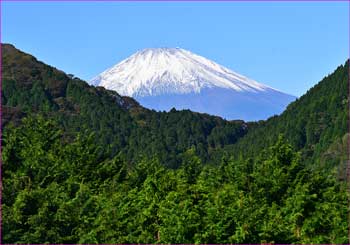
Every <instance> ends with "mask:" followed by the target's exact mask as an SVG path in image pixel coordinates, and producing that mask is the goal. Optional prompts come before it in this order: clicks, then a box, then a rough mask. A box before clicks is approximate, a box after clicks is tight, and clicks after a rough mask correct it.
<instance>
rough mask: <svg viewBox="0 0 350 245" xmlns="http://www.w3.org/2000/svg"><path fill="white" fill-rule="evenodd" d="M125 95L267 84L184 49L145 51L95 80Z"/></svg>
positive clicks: (257, 88)
mask: <svg viewBox="0 0 350 245" xmlns="http://www.w3.org/2000/svg"><path fill="white" fill-rule="evenodd" d="M90 82H91V84H93V85H98V86H103V87H106V88H108V89H111V90H115V91H117V92H118V93H120V94H121V95H126V96H133V97H143V96H154V95H159V94H174V93H175V94H186V93H191V92H194V93H199V92H200V91H201V90H202V89H204V88H213V87H217V88H227V89H233V90H235V91H249V92H257V91H263V90H266V89H268V87H267V86H265V85H263V84H260V83H257V82H256V81H254V80H252V79H249V78H247V77H244V76H242V75H240V74H238V73H235V72H233V71H231V70H229V69H227V68H225V67H223V66H221V65H219V64H217V63H215V62H213V61H211V60H208V59H206V58H204V57H202V56H199V55H196V54H194V53H192V52H190V51H187V50H184V49H181V48H148V49H144V50H141V51H139V52H137V53H135V54H134V55H132V56H130V57H129V58H127V59H125V60H123V61H122V62H120V63H118V64H117V65H115V66H113V67H111V68H110V69H107V70H106V71H104V72H102V73H101V74H100V75H98V76H97V77H95V78H94V79H92V80H91V81H90Z"/></svg>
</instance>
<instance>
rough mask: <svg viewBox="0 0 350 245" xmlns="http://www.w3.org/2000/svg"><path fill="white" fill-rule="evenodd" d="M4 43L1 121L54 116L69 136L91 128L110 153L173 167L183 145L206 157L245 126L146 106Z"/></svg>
mask: <svg viewBox="0 0 350 245" xmlns="http://www.w3.org/2000/svg"><path fill="white" fill-rule="evenodd" d="M2 48H3V49H2V52H3V64H2V65H3V90H2V105H3V112H4V119H5V120H4V121H3V124H4V125H6V124H7V123H8V121H9V120H12V121H14V122H18V120H19V117H20V116H24V115H26V114H30V113H40V114H45V115H46V116H48V117H51V118H54V119H55V120H58V121H59V122H60V124H61V125H62V127H63V128H64V129H65V132H66V134H67V135H69V136H73V135H74V134H75V133H76V132H80V131H82V130H84V129H88V130H91V131H93V132H95V133H96V138H95V140H96V144H97V145H99V146H102V147H103V148H106V147H108V148H110V149H109V151H110V153H111V155H114V154H115V153H117V152H118V153H121V154H123V155H124V156H125V157H126V158H127V159H129V160H132V161H133V160H135V159H139V158H140V156H143V155H147V156H152V155H157V157H158V158H159V159H160V161H161V162H162V163H163V164H164V165H166V166H170V167H173V168H176V167H178V166H179V163H180V162H181V159H180V158H181V153H184V152H185V151H186V150H187V149H189V148H194V149H195V152H196V154H197V155H198V156H199V157H200V158H201V159H202V160H203V161H204V162H207V159H208V156H209V154H210V152H211V151H212V150H213V149H215V148H220V147H222V146H224V145H227V144H232V143H234V142H236V140H237V139H238V138H239V137H242V136H243V135H244V134H245V133H246V131H247V125H246V124H245V123H244V122H243V121H231V122H228V121H225V120H223V119H221V118H219V117H214V116H209V115H206V114H199V113H194V112H191V111H188V110H187V111H186V110H184V111H176V110H171V111H170V112H169V113H165V112H155V111H150V110H147V109H145V108H143V107H141V106H140V105H139V104H138V103H137V102H136V101H135V100H133V99H131V98H128V97H121V96H119V95H118V94H117V93H115V92H112V91H108V90H105V89H104V88H102V87H97V88H95V87H93V86H89V85H88V84H87V83H86V82H84V81H81V80H80V79H78V78H73V77H72V75H70V76H69V75H66V74H65V73H63V72H62V71H59V70H57V69H55V68H53V67H50V66H47V65H45V64H43V63H42V62H39V61H37V60H36V59H35V58H34V57H33V56H31V55H28V54H25V53H23V52H21V51H19V50H17V49H15V48H14V47H13V46H12V45H8V44H4V45H2Z"/></svg>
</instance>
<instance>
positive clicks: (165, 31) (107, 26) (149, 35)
mask: <svg viewBox="0 0 350 245" xmlns="http://www.w3.org/2000/svg"><path fill="white" fill-rule="evenodd" d="M348 4H349V3H348V2H146V3H142V2H2V13H1V14H2V26H1V28H2V33H1V34H2V37H1V38H2V42H5V43H11V44H14V45H15V46H16V47H17V48H19V49H21V50H23V51H25V52H28V53H31V54H33V55H34V56H36V57H37V58H38V59H39V60H41V61H44V62H45V63H47V64H50V65H52V66H55V67H57V68H58V69H61V70H63V71H65V72H67V73H72V74H74V75H76V76H78V77H80V78H82V79H84V80H89V79H90V78H92V77H94V76H95V75H97V74H99V73H100V72H102V71H104V70H105V69H107V68H109V67H110V66H112V65H114V64H116V63H118V62H119V61H121V60H122V59H124V58H127V57H128V56H130V55H131V54H133V53H134V52H136V51H138V50H140V49H143V48H149V47H181V48H184V49H188V50H190V51H192V52H194V53H197V54H199V55H202V56H204V57H206V58H209V59H212V60H214V61H216V62H217V63H219V64H221V65H224V66H226V67H228V68H230V69H232V70H234V71H236V72H238V73H241V74H242V75H245V76H248V77H250V78H252V79H255V80H257V81H258V82H261V83H264V84H267V85H270V86H272V87H274V88H277V89H280V90H282V91H285V92H287V93H290V94H293V95H297V96H300V95H302V94H303V93H305V92H306V91H307V90H308V89H309V88H310V87H312V86H313V85H314V84H316V83H317V82H318V81H319V80H321V79H322V78H323V77H324V76H325V75H327V74H329V73H331V72H332V71H333V70H334V69H335V68H336V67H337V66H338V65H340V64H343V63H344V62H345V60H346V59H347V58H348V57H349V6H348Z"/></svg>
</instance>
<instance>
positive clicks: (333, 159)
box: [225, 61, 349, 178]
mask: <svg viewBox="0 0 350 245" xmlns="http://www.w3.org/2000/svg"><path fill="white" fill-rule="evenodd" d="M251 126H253V125H251ZM253 127H254V129H252V130H249V132H248V134H246V135H245V136H244V137H242V138H241V139H240V140H239V141H238V142H237V144H234V145H231V146H228V147H227V148H226V149H225V151H228V152H233V153H234V155H236V156H238V153H239V154H242V155H243V156H244V157H254V156H255V155H257V154H259V152H261V151H262V150H263V149H265V148H266V147H268V146H269V145H271V144H273V143H274V142H276V140H277V138H278V136H279V135H280V134H283V135H284V136H285V137H286V139H288V141H289V142H290V143H291V144H292V145H293V147H294V148H295V149H296V150H300V151H301V152H302V158H303V161H305V162H306V163H308V164H312V165H314V166H320V167H321V168H323V169H327V170H330V169H332V168H334V167H339V169H338V171H339V173H338V174H339V177H340V178H344V176H345V173H344V169H345V160H346V157H347V152H348V151H347V140H348V138H347V137H349V134H348V132H349V128H348V127H349V61H347V62H346V63H345V64H344V65H341V66H339V67H338V68H337V69H336V70H335V71H334V72H333V73H332V74H330V75H328V76H326V77H325V78H324V79H323V80H322V81H321V82H319V83H318V84H317V85H315V86H314V87H313V88H311V89H310V90H309V91H308V92H307V93H306V94H305V95H303V96H301V97H300V98H299V99H298V100H297V101H295V102H293V103H291V104H290V105H289V106H288V107H287V109H286V110H285V111H284V112H283V113H282V114H281V115H280V116H275V117H272V118H270V119H268V120H267V121H260V122H257V123H255V125H254V126H253ZM339 164H340V165H339Z"/></svg>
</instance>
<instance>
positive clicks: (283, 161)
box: [3, 116, 347, 243]
mask: <svg viewBox="0 0 350 245" xmlns="http://www.w3.org/2000/svg"><path fill="white" fill-rule="evenodd" d="M93 139H94V137H92V136H91V135H90V134H89V133H88V132H85V133H84V134H80V135H78V136H77V137H76V138H75V139H71V140H70V141H67V139H66V138H65V137H64V133H63V131H62V130H60V129H59V126H58V124H56V123H55V122H54V121H52V120H47V119H44V118H43V117H41V116H36V117H29V118H26V119H24V120H23V123H22V125H21V126H19V127H16V128H14V127H9V128H7V130H6V131H5V134H4V148H3V170H4V174H3V179H4V182H3V184H4V191H3V201H4V203H3V229H4V230H3V232H4V233H3V234H4V238H3V239H4V240H3V242H5V243H46V242H47V243H248V242H250V243H260V242H275V243H346V242H347V221H346V216H347V207H346V198H347V197H346V192H345V186H344V184H342V183H339V182H338V181H337V180H336V177H335V175H334V174H332V173H330V174H325V172H324V171H316V170H314V171H311V170H308V169H307V168H305V166H304V164H302V162H301V160H300V154H299V153H296V152H294V151H293V149H292V147H291V145H290V144H288V143H287V142H286V141H285V140H284V139H283V137H279V139H278V141H277V142H276V143H275V144H274V145H273V146H271V147H269V148H268V149H267V150H266V151H265V152H263V153H262V154H260V155H259V156H258V157H257V158H256V160H243V159H241V160H234V159H223V160H222V163H221V164H220V165H219V166H217V167H215V166H209V165H206V166H202V164H201V162H200V159H199V158H198V157H197V156H196V155H195V152H194V149H190V150H188V151H187V152H186V153H184V155H183V156H182V157H181V159H182V161H183V164H182V167H181V168H179V169H178V170H172V169H168V168H166V167H164V166H163V165H162V164H160V162H159V161H158V160H157V159H156V158H153V159H151V158H144V160H142V161H140V162H139V163H138V164H136V165H130V164H128V163H127V162H126V161H125V160H123V159H122V157H120V156H116V157H113V158H111V157H110V156H109V155H110V154H109V152H108V151H103V150H101V149H98V147H96V145H95V143H94V141H93Z"/></svg>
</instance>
